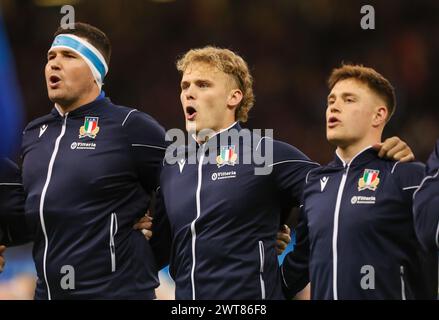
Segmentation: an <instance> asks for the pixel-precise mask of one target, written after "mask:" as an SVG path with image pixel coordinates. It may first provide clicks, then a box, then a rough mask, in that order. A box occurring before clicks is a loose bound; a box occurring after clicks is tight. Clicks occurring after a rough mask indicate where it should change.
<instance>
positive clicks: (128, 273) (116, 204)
mask: <svg viewBox="0 0 439 320" xmlns="http://www.w3.org/2000/svg"><path fill="white" fill-rule="evenodd" d="M86 117H92V118H95V119H96V118H98V124H97V125H98V127H99V131H98V132H96V131H95V132H92V134H89V135H88V136H87V135H86V136H84V132H80V128H81V127H82V126H84V125H85V120H86ZM63 126H64V129H63ZM64 130H65V133H64V134H63V135H62V132H63V131H64ZM57 143H59V145H58V151H57V153H56V154H54V153H55V149H56V146H57ZM164 152H165V139H164V130H163V128H162V127H161V126H160V125H159V124H158V123H157V122H156V121H155V120H153V119H152V118H151V117H150V116H148V115H147V114H145V113H142V112H138V111H135V110H133V109H130V108H126V107H122V106H116V105H113V104H112V103H111V102H110V100H109V99H108V98H98V99H96V100H95V101H94V102H92V103H89V104H87V105H84V106H81V107H80V108H78V109H76V110H74V111H73V112H71V113H69V114H67V115H65V116H61V115H60V114H59V112H58V111H57V110H56V109H53V110H52V112H51V113H50V114H48V115H46V116H43V117H41V118H39V119H37V120H35V121H32V122H31V123H30V124H29V125H28V126H27V127H26V129H25V131H24V135H23V145H22V156H23V185H24V190H25V193H26V196H27V197H26V204H25V211H26V219H27V221H28V222H29V225H30V227H31V228H32V230H33V232H34V234H35V239H34V249H33V256H34V260H35V264H36V269H37V274H38V281H37V288H36V298H37V299H47V298H48V297H49V295H48V294H49V292H48V288H49V289H50V294H51V298H52V299H94V298H99V299H152V298H154V297H155V295H154V288H156V287H157V286H158V276H157V266H156V262H155V259H154V256H153V253H152V249H151V246H150V244H149V242H148V241H146V240H145V238H144V236H143V234H142V233H141V232H140V231H135V230H133V224H134V222H135V221H136V219H138V218H140V217H142V216H143V215H144V214H145V213H146V211H147V208H148V207H149V204H150V199H151V194H152V192H153V191H154V190H155V189H156V187H157V185H158V179H159V172H160V169H161V164H162V159H163V156H164ZM51 160H52V162H53V166H52V171H51V175H50V177H49V175H48V171H49V168H50V166H51V164H50V163H51ZM45 186H46V188H45ZM44 190H46V193H45V195H44V194H43V191H44ZM42 221H44V224H45V229H46V234H47V241H46V239H45V235H44V232H43V228H42ZM112 242H113V243H112ZM46 246H47V252H46V253H45V250H46ZM45 255H47V257H45ZM112 259H113V260H112ZM44 261H45V263H46V273H47V283H46V280H45V276H44ZM67 265H68V266H72V267H73V268H74V270H75V288H74V289H73V290H72V289H68V290H65V289H63V287H62V286H61V280H62V278H63V276H64V275H65V274H64V273H63V272H62V268H63V266H67ZM64 272H65V271H64Z"/></svg>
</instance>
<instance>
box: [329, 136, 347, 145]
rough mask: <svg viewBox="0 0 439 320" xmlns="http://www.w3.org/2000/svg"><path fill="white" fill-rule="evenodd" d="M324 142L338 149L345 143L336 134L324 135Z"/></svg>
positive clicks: (344, 140)
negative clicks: (326, 141)
mask: <svg viewBox="0 0 439 320" xmlns="http://www.w3.org/2000/svg"><path fill="white" fill-rule="evenodd" d="M326 140H328V142H329V143H330V144H332V145H333V146H336V147H339V146H341V145H344V144H345V143H346V139H344V138H343V137H342V136H340V135H337V134H326Z"/></svg>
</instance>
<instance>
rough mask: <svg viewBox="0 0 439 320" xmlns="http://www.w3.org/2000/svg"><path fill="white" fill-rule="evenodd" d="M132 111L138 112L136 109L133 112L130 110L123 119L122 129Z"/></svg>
mask: <svg viewBox="0 0 439 320" xmlns="http://www.w3.org/2000/svg"><path fill="white" fill-rule="evenodd" d="M134 111H138V110H137V109H133V110H131V111H130V112H128V114H127V116H126V117H125V119H124V120H123V122H122V127H123V126H125V123H126V122H127V120H128V117H129V116H130V115H131V113H133V112H134Z"/></svg>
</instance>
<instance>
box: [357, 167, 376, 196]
mask: <svg viewBox="0 0 439 320" xmlns="http://www.w3.org/2000/svg"><path fill="white" fill-rule="evenodd" d="M379 174H380V171H379V170H372V169H365V170H364V173H363V176H362V177H361V178H360V180H358V191H362V190H366V189H369V190H372V191H375V190H376V189H377V188H378V185H379V183H380V178H378V175H379Z"/></svg>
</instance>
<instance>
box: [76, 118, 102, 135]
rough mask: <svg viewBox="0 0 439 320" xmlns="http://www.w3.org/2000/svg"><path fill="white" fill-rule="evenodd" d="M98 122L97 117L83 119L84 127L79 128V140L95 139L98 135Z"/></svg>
mask: <svg viewBox="0 0 439 320" xmlns="http://www.w3.org/2000/svg"><path fill="white" fill-rule="evenodd" d="M98 122H99V118H98V117H85V119H84V125H83V126H82V127H81V128H79V138H80V139H81V138H85V137H90V138H93V139H94V138H96V136H97V134H98V133H99V127H98Z"/></svg>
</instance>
